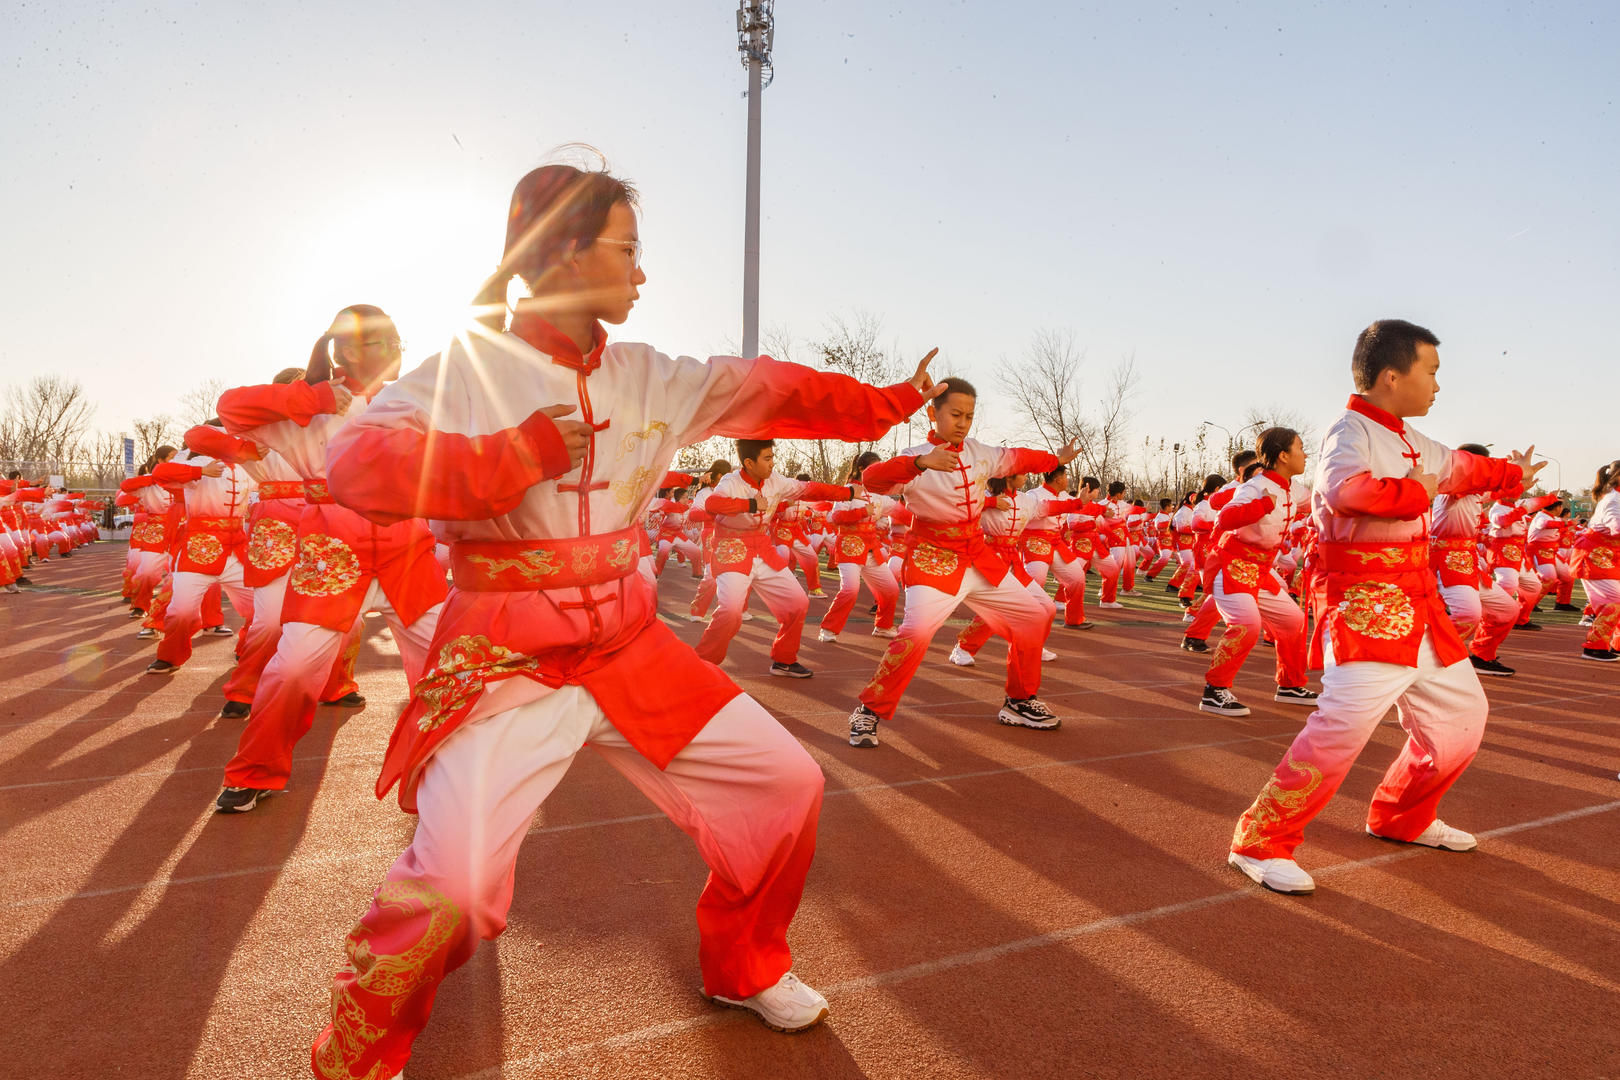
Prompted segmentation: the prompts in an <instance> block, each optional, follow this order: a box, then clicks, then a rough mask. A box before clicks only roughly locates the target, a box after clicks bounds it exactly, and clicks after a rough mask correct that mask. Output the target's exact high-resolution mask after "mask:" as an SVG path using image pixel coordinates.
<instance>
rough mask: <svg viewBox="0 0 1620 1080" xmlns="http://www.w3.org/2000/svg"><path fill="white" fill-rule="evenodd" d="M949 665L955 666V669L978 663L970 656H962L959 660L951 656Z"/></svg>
mask: <svg viewBox="0 0 1620 1080" xmlns="http://www.w3.org/2000/svg"><path fill="white" fill-rule="evenodd" d="M951 663H953V664H955V665H956V666H957V667H972V666H973V665H974V664H976V663H978V661H976V660H974V659H973V657H971V656H964V657H963V658H962V659H960V660H958V659H957V658H956V657H954V656H953V657H951Z"/></svg>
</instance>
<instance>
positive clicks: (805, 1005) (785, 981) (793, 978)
mask: <svg viewBox="0 0 1620 1080" xmlns="http://www.w3.org/2000/svg"><path fill="white" fill-rule="evenodd" d="M709 1000H710V1001H713V1002H715V1003H716V1004H718V1005H727V1006H729V1007H731V1008H733V1009H747V1010H748V1011H749V1012H751V1013H754V1014H755V1015H757V1016H758V1017H759V1018H760V1020H761V1021H763V1022H764V1024H765V1026H766V1027H768V1028H770V1029H771V1030H772V1031H786V1032H794V1031H803V1030H805V1029H806V1028H813V1027H815V1026H816V1025H817V1024H819V1023H821V1022H822V1021H823V1020H825V1019H827V999H826V998H824V997H822V996H821V995H820V994H818V993H816V991H814V990H812V989H811V988H810V987H808V986H806V985H805V984H804V983H802V982H800V981H799V977H798V976H797V975H795V974H793V972H791V971H790V972H788V973H787V974H786V975H783V976H782V977H781V978H780V979H778V980H777V981H776V985H774V986H767V987H766V988H765V989H763V990H761V991H760V992H759V993H757V994H755V995H754V996H753V997H745V998H742V999H741V1000H738V999H736V998H728V997H721V996H720V995H719V994H712V995H710V997H709Z"/></svg>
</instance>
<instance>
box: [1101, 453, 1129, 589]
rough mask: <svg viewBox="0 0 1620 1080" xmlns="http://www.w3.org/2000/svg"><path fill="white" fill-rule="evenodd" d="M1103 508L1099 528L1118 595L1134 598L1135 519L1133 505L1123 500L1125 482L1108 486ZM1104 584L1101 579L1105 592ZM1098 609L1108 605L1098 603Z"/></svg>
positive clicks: (1120, 481)
mask: <svg viewBox="0 0 1620 1080" xmlns="http://www.w3.org/2000/svg"><path fill="white" fill-rule="evenodd" d="M1103 506H1104V507H1106V508H1107V511H1106V512H1105V513H1104V514H1103V516H1102V521H1101V526H1102V530H1103V534H1104V536H1105V537H1106V539H1107V541H1108V556H1109V558H1111V559H1113V560H1114V566H1115V567H1116V568H1117V569H1116V573H1117V574H1118V583H1117V586H1116V589H1117V592H1118V593H1123V594H1124V595H1126V596H1136V595H1138V594H1137V592H1136V545H1135V544H1134V543H1132V541H1131V520H1132V518H1134V517H1135V516H1136V505H1135V504H1134V503H1132V502H1131V501H1130V500H1129V499H1127V498H1126V497H1125V482H1124V481H1122V480H1115V481H1113V482H1112V483H1110V484H1109V485H1108V498H1107V499H1106V500H1105V501H1104V502H1103ZM1106 584H1107V580H1106V579H1104V587H1105V588H1106ZM1114 603H1115V604H1116V605H1118V606H1119V607H1124V606H1125V605H1123V604H1120V603H1119V602H1118V600H1117V599H1116V600H1114ZM1097 606H1098V607H1108V606H1110V605H1109V604H1107V603H1105V602H1101V601H1099V603H1098V604H1097Z"/></svg>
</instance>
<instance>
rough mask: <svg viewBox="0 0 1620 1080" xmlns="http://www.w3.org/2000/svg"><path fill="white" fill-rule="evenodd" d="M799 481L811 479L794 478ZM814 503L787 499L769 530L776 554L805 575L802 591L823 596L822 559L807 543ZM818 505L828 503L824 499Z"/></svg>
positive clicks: (806, 476)
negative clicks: (773, 538) (775, 547)
mask: <svg viewBox="0 0 1620 1080" xmlns="http://www.w3.org/2000/svg"><path fill="white" fill-rule="evenodd" d="M794 479H795V480H797V481H798V482H799V483H801V484H802V483H808V482H809V481H810V474H809V473H800V474H799V475H798V476H796V477H794ZM817 505H818V504H817V503H808V502H790V503H782V504H780V505H778V506H777V508H776V520H775V521H774V522H773V523H772V525H771V529H772V532H773V534H774V535H775V537H776V546H777V549H778V554H780V555H781V556H782V557H783V558H784V559H787V560H789V561H790V562H791V563H793V564H794V565H796V566H797V567H798V568H799V570H800V571H801V572H802V573H803V574H804V588H805V592H806V593H808V594H809V595H810V596H814V597H818V598H819V597H825V596H826V595H827V594H826V593H825V592H823V591H822V588H821V560H820V559H819V558H817V557H816V553H815V550H814V549H813V548H811V546H810V533H809V526H810V523H811V521H812V520H813V517H814V514H815V507H816V506H817ZM820 505H831V504H828V503H826V502H825V500H823V502H822V503H821V504H820Z"/></svg>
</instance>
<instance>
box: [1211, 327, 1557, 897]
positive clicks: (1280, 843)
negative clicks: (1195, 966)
mask: <svg viewBox="0 0 1620 1080" xmlns="http://www.w3.org/2000/svg"><path fill="white" fill-rule="evenodd" d="M1438 345H1439V339H1438V338H1436V337H1435V336H1434V334H1433V333H1431V332H1430V331H1428V330H1425V329H1424V328H1422V327H1420V326H1415V325H1413V324H1412V323H1409V322H1404V321H1402V320H1398V319H1390V320H1384V321H1380V322H1375V323H1373V324H1372V325H1371V326H1369V327H1367V328H1366V329H1365V330H1363V331H1362V332H1361V334H1360V336H1359V337H1357V339H1356V346H1355V351H1354V353H1353V355H1352V359H1351V365H1350V368H1351V373H1352V376H1353V377H1354V381H1355V387H1356V392H1355V393H1354V394H1352V395H1351V397H1350V402H1349V405H1348V406H1347V408H1346V410H1345V412H1344V413H1343V414H1342V415H1341V416H1340V417H1339V418H1338V419H1337V420H1335V421H1334V422H1333V425H1332V426H1331V427H1330V428H1329V429H1328V432H1327V435H1326V436H1325V437H1324V438H1323V440H1322V450H1321V457H1320V459H1319V460H1318V461H1317V465H1316V479H1315V483H1314V484H1313V485H1312V492H1311V513H1312V516H1313V517H1314V518H1315V521H1316V526H1317V530H1318V533H1319V540H1318V543H1317V556H1318V558H1319V560H1320V572H1321V574H1322V576H1323V581H1322V584H1321V586H1320V587H1321V589H1322V590H1323V591H1324V593H1325V611H1326V616H1327V617H1326V620H1325V621H1326V634H1325V637H1326V641H1325V642H1324V661H1325V670H1324V671H1323V674H1322V692H1321V697H1320V698H1319V699H1318V700H1317V703H1316V710H1315V711H1314V712H1312V713H1311V715H1310V717H1309V718H1308V719H1307V720H1306V721H1305V729H1304V730H1303V731H1301V732H1300V734H1299V735H1298V736H1297V737H1296V738H1295V739H1294V742H1293V744H1292V745H1291V746H1290V747H1289V748H1288V751H1287V753H1285V754H1284V755H1283V759H1282V762H1281V764H1279V765H1278V766H1277V768H1276V770H1275V771H1274V772H1273V774H1272V776H1271V779H1270V780H1268V781H1267V782H1266V784H1265V786H1264V787H1263V788H1262V789H1261V791H1260V794H1259V796H1258V797H1257V798H1256V799H1255V800H1254V803H1253V805H1251V806H1250V807H1249V809H1248V810H1246V811H1244V813H1243V815H1242V817H1241V818H1240V819H1239V820H1238V823H1237V828H1236V829H1235V831H1234V832H1233V836H1232V846H1231V851H1230V853H1229V855H1228V862H1229V863H1230V864H1231V865H1232V866H1234V867H1236V868H1237V869H1238V870H1240V871H1242V872H1243V873H1244V874H1245V875H1247V876H1248V877H1250V878H1252V879H1253V880H1255V881H1257V882H1259V883H1260V884H1261V885H1264V886H1266V887H1267V888H1269V889H1273V890H1275V891H1277V892H1285V893H1308V892H1311V891H1313V890H1314V889H1315V887H1316V883H1315V882H1314V881H1313V880H1312V879H1311V876H1310V874H1308V873H1307V872H1306V871H1305V870H1304V869H1303V868H1302V867H1301V866H1300V865H1299V863H1298V862H1296V861H1295V859H1294V851H1295V849H1296V848H1297V847H1298V846H1299V843H1300V840H1301V839H1302V837H1303V834H1304V830H1305V826H1306V825H1307V824H1309V823H1310V821H1311V819H1312V818H1314V817H1315V816H1316V815H1317V814H1318V813H1320V812H1321V810H1322V808H1323V807H1324V806H1326V805H1327V802H1328V800H1329V799H1331V798H1332V797H1333V794H1334V792H1336V791H1338V789H1339V785H1340V784H1341V783H1342V782H1343V781H1344V778H1345V776H1346V775H1347V774H1348V773H1349V771H1350V767H1351V766H1352V765H1353V764H1355V761H1356V758H1357V757H1358V756H1360V754H1361V751H1362V749H1363V748H1364V747H1365V746H1366V745H1367V740H1368V739H1369V738H1370V737H1371V736H1372V734H1373V732H1374V730H1376V729H1377V727H1378V723H1379V721H1380V720H1382V719H1383V718H1384V714H1385V713H1387V712H1388V711H1389V709H1390V706H1392V705H1393V706H1394V707H1395V708H1396V711H1397V715H1398V716H1399V718H1400V722H1401V726H1402V727H1403V728H1404V729H1405V730H1406V732H1407V736H1408V737H1407V740H1406V745H1405V746H1404V747H1403V748H1402V750H1401V752H1400V754H1399V755H1398V756H1397V757H1396V759H1395V761H1394V762H1393V763H1392V764H1391V765H1390V766H1389V769H1388V771H1387V772H1385V774H1384V780H1383V783H1381V784H1380V785H1379V786H1378V790H1377V791H1376V792H1375V793H1374V795H1373V799H1372V806H1371V807H1370V808H1369V810H1368V812H1367V832H1368V833H1369V834H1371V835H1373V836H1377V837H1381V838H1383V839H1386V840H1394V841H1399V842H1402V843H1409V844H1422V845H1425V846H1428V847H1434V848H1440V849H1443V850H1447V851H1469V850H1472V849H1473V848H1474V846H1475V840H1474V837H1473V836H1471V835H1469V834H1468V833H1466V832H1464V831H1462V830H1461V829H1456V828H1453V827H1451V826H1449V825H1447V824H1446V823H1445V822H1443V821H1441V820H1440V818H1439V816H1438V814H1437V810H1438V807H1439V803H1440V798H1441V796H1443V795H1444V794H1445V793H1446V791H1447V790H1448V789H1449V788H1450V787H1451V785H1452V784H1454V783H1455V782H1456V781H1457V778H1458V777H1459V776H1461V775H1462V773H1463V770H1464V769H1466V768H1467V767H1468V763H1469V762H1470V761H1472V760H1473V758H1474V754H1475V753H1476V752H1477V751H1478V749H1479V743H1480V738H1481V737H1482V736H1483V734H1484V731H1485V717H1486V713H1487V712H1488V706H1487V703H1486V700H1485V692H1484V691H1483V690H1482V689H1481V688H1480V684H1479V676H1478V674H1476V673H1475V671H1474V668H1473V665H1471V664H1470V663H1469V662H1468V648H1467V646H1465V645H1464V644H1463V642H1462V639H1461V638H1459V637H1458V635H1457V629H1456V627H1455V626H1454V625H1453V624H1452V622H1451V619H1450V618H1449V617H1448V616H1447V615H1446V610H1445V607H1444V605H1443V604H1442V603H1441V602H1440V596H1439V593H1438V590H1437V589H1436V586H1435V576H1434V572H1433V571H1432V570H1430V568H1429V512H1430V509H1431V507H1432V505H1433V502H1434V497H1435V495H1436V493H1437V492H1444V493H1446V494H1449V495H1461V494H1467V493H1469V492H1477V491H1493V490H1500V489H1503V488H1507V487H1511V486H1513V485H1515V484H1520V483H1523V484H1528V483H1529V482H1530V480H1531V478H1533V477H1534V476H1535V474H1536V473H1537V472H1538V471H1540V469H1541V467H1542V464H1544V463H1536V464H1532V463H1531V460H1530V455H1531V450H1533V449H1534V448H1533V447H1532V448H1531V450H1526V451H1525V452H1524V453H1522V454H1521V453H1515V454H1512V455H1510V456H1509V457H1507V458H1490V457H1481V456H1480V455H1477V454H1470V453H1468V452H1466V451H1463V450H1452V449H1450V448H1448V447H1445V446H1442V445H1440V444H1439V443H1437V442H1435V441H1434V440H1432V439H1430V438H1428V437H1426V436H1424V435H1423V434H1421V433H1419V432H1418V431H1415V430H1413V429H1412V428H1411V427H1409V426H1408V425H1407V423H1406V418H1408V417H1414V416H1426V415H1427V414H1428V412H1429V408H1430V406H1432V405H1433V404H1434V398H1435V395H1436V394H1437V393H1438V392H1439V389H1440V385H1439V382H1438V380H1437V378H1436V373H1437V372H1438V370H1439V368H1440V353H1439V351H1438V348H1437V346H1438Z"/></svg>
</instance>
